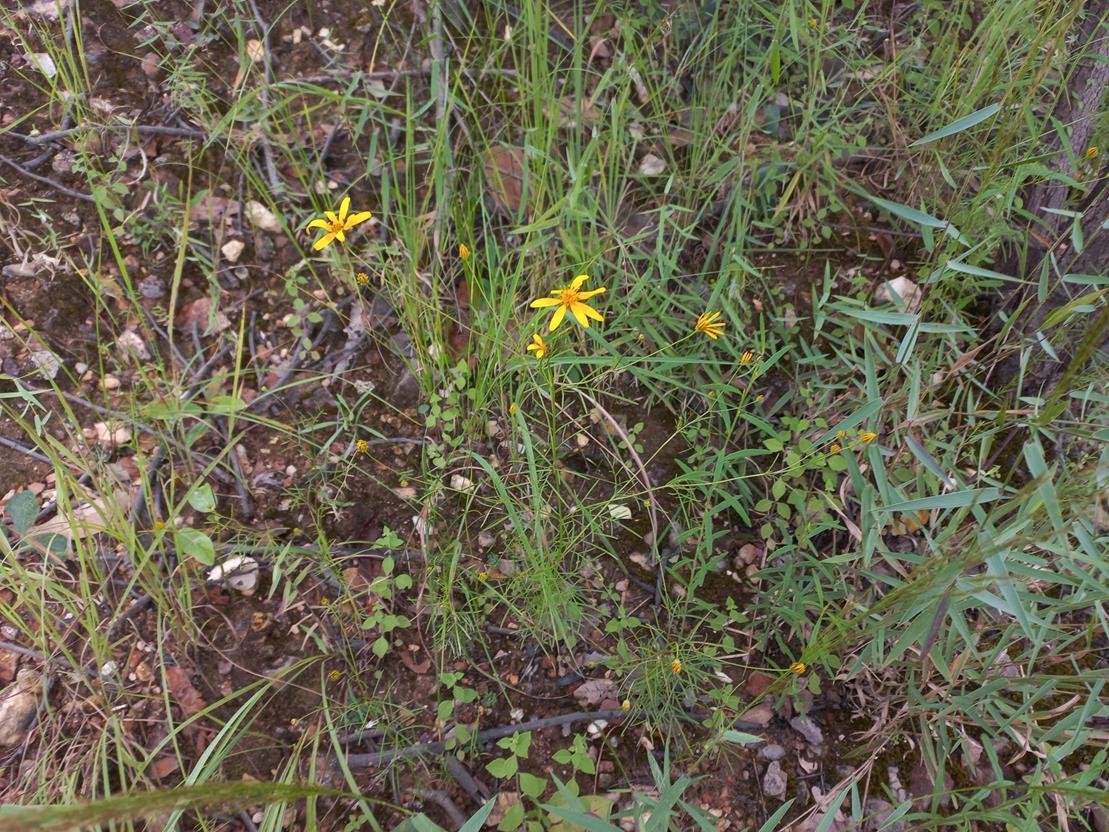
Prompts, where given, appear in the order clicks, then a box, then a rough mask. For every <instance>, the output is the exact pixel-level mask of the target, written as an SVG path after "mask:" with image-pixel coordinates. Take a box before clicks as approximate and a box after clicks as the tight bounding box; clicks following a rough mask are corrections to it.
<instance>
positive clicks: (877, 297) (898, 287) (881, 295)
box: [874, 277, 923, 312]
mask: <svg viewBox="0 0 1109 832" xmlns="http://www.w3.org/2000/svg"><path fill="white" fill-rule="evenodd" d="M894 292H896V293H897V295H898V296H899V297H900V298H901V300H903V301H904V302H905V310H906V311H907V312H916V310H918V309H919V308H920V301H921V297H922V295H923V292H921V290H920V287H919V286H917V285H916V284H915V283H913V281H911V280H909V278H907V277H895V278H894V279H893V280H887V281H886V282H885V283H883V284H882V285H881V286H879V287H878V288H877V289H876V290H875V292H874V302H875V303H897V302H896V301H895V300H894V298H893V293H894ZM898 305H900V304H898Z"/></svg>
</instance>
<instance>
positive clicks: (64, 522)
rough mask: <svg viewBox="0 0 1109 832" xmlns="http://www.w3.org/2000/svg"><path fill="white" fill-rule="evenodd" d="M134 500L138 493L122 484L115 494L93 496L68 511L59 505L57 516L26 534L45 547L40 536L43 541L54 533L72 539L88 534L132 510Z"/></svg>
mask: <svg viewBox="0 0 1109 832" xmlns="http://www.w3.org/2000/svg"><path fill="white" fill-rule="evenodd" d="M133 500H134V495H133V494H132V493H131V490H130V489H129V488H120V489H117V490H116V491H115V493H114V494H112V495H111V497H101V498H100V499H97V500H92V501H91V502H88V503H85V504H84V505H80V506H78V507H77V508H75V509H73V510H72V511H71V512H68V513H67V510H65V509H63V508H62V507H59V511H58V514H57V515H56V516H55V517H51V518H50V519H49V520H47V521H46V522H44V523H37V524H36V525H34V526H31V528H29V529H27V531H26V532H25V533H24V538H25V539H26V540H28V541H30V542H31V545H32V546H36V547H37V548H38V547H42V544H41V543H40V542H36V540H39V541H41V540H42V539H44V538H50V537H53V536H54V535H61V536H62V537H64V538H65V539H66V540H67V541H68V542H70V543H72V542H73V539H74V538H75V537H78V538H85V537H87V536H88V535H90V534H95V533H96V532H102V531H104V529H106V528H108V527H109V525H110V523H111V519H112V517H113V516H116V517H118V516H121V515H126V514H127V512H129V511H130V510H131V503H132V501H133ZM42 548H45V547H42Z"/></svg>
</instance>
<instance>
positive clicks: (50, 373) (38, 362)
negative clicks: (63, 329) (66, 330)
mask: <svg viewBox="0 0 1109 832" xmlns="http://www.w3.org/2000/svg"><path fill="white" fill-rule="evenodd" d="M31 363H32V364H34V365H35V368H36V369H37V370H38V371H39V372H40V373H41V374H42V375H43V376H44V377H45V378H54V377H55V376H57V375H58V371H59V370H61V368H62V364H61V362H60V361H58V357H57V356H56V355H54V353H52V352H50V350H36V351H35V352H32V353H31Z"/></svg>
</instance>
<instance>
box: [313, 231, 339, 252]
mask: <svg viewBox="0 0 1109 832" xmlns="http://www.w3.org/2000/svg"><path fill="white" fill-rule="evenodd" d="M334 239H335V235H334V234H324V235H323V236H322V237H320V238H319V239H318V240H316V242H315V244H314V245H313V246H312V250H313V251H322V250H323V249H324V248H326V247H327V246H329V245H331V241H332V240H334Z"/></svg>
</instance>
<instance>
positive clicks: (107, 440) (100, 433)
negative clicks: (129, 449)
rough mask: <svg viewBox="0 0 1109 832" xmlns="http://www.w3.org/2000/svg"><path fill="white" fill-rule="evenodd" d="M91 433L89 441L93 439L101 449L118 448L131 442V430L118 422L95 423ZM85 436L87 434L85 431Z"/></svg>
mask: <svg viewBox="0 0 1109 832" xmlns="http://www.w3.org/2000/svg"><path fill="white" fill-rule="evenodd" d="M92 430H93V433H92V435H91V436H89V438H90V439H95V440H96V444H98V445H99V446H100V447H102V448H118V447H119V446H120V445H123V444H125V443H127V442H130V441H131V429H130V428H129V427H127V426H126V425H122V424H120V423H118V422H113V423H110V424H109V423H108V422H97V423H96V424H95V425H93V426H92ZM85 435H86V436H88V432H87V431H86V434H85Z"/></svg>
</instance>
